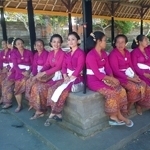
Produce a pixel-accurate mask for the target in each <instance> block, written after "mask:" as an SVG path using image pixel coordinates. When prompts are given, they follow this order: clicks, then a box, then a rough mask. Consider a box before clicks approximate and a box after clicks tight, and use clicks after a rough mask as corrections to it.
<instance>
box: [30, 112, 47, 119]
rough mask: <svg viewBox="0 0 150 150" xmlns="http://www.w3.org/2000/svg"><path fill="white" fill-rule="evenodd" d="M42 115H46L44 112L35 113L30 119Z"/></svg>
mask: <svg viewBox="0 0 150 150" xmlns="http://www.w3.org/2000/svg"><path fill="white" fill-rule="evenodd" d="M41 117H44V113H43V112H42V113H35V114H34V115H33V116H32V117H31V118H30V120H34V119H37V118H41Z"/></svg>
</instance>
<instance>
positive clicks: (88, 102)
mask: <svg viewBox="0 0 150 150" xmlns="http://www.w3.org/2000/svg"><path fill="white" fill-rule="evenodd" d="M104 103H105V99H104V97H103V96H102V95H100V94H99V93H97V92H93V91H90V90H87V93H86V94H83V93H82V92H79V93H70V94H69V97H68V98H67V101H66V104H65V107H64V110H63V120H64V121H63V123H61V126H63V127H64V128H67V129H69V130H71V131H72V132H75V133H76V134H77V135H79V136H81V137H84V138H85V137H89V136H92V135H94V134H95V133H97V132H100V131H103V130H105V129H107V128H108V127H110V126H109V124H108V116H107V115H106V114H105V112H104ZM135 115H136V112H135V110H133V111H132V114H131V117H133V116H135Z"/></svg>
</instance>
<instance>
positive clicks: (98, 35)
mask: <svg viewBox="0 0 150 150" xmlns="http://www.w3.org/2000/svg"><path fill="white" fill-rule="evenodd" d="M103 37H105V34H104V33H103V32H101V31H95V32H94V33H91V34H90V36H89V37H88V38H87V40H86V48H87V51H90V50H91V49H93V48H94V47H95V46H96V43H97V41H98V40H99V41H102V39H103Z"/></svg>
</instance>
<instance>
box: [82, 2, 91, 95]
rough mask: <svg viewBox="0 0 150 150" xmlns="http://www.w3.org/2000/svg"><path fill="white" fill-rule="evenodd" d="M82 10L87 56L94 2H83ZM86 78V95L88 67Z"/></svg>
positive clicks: (84, 73)
mask: <svg viewBox="0 0 150 150" xmlns="http://www.w3.org/2000/svg"><path fill="white" fill-rule="evenodd" d="M82 10H83V49H84V51H85V54H87V48H86V39H87V37H88V36H89V35H90V33H91V32H92V2H91V0H82ZM83 76H84V81H83V82H84V91H83V93H84V94H85V93H86V66H85V67H84V69H83Z"/></svg>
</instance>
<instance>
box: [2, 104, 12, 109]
mask: <svg viewBox="0 0 150 150" xmlns="http://www.w3.org/2000/svg"><path fill="white" fill-rule="evenodd" d="M10 107H12V104H5V105H4V106H2V108H3V109H8V108H10Z"/></svg>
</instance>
